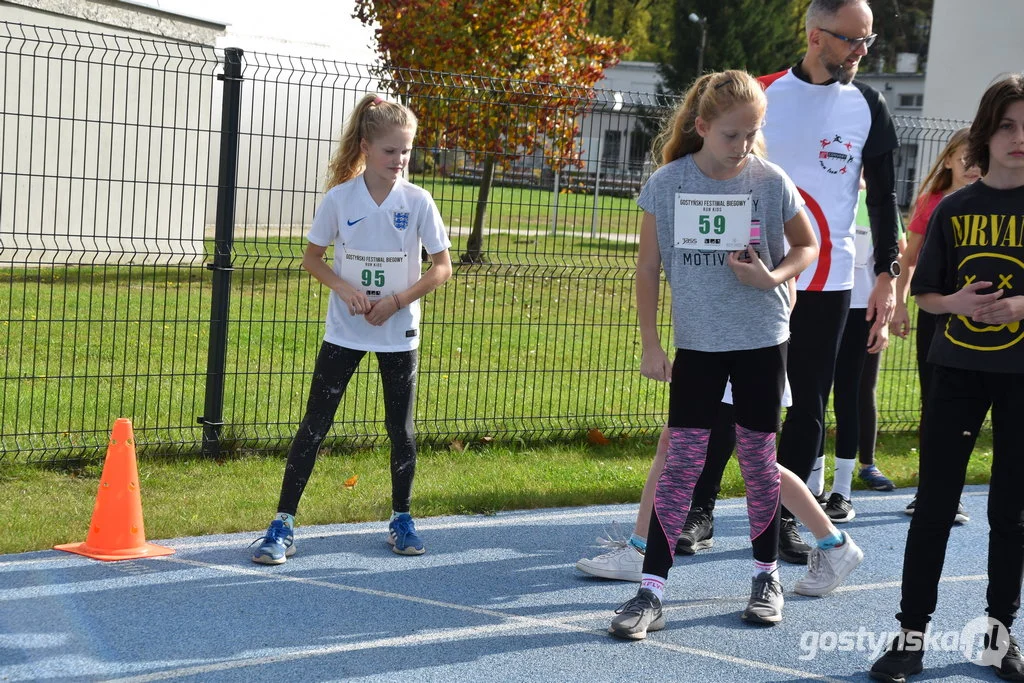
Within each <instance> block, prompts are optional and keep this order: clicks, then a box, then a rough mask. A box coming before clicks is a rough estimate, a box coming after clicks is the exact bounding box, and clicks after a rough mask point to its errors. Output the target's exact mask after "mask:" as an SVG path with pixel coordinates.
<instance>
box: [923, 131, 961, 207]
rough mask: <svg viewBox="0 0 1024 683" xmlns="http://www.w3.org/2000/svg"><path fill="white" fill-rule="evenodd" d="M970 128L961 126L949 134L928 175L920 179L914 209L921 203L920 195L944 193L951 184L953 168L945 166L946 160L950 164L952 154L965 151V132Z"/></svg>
mask: <svg viewBox="0 0 1024 683" xmlns="http://www.w3.org/2000/svg"><path fill="white" fill-rule="evenodd" d="M970 130H971V129H970V128H961V129H960V130H958V131H956V132H955V133H953V135H951V136H950V138H949V142H947V143H946V146H945V148H943V150H942V152H941V153H940V154H939V158H938V159H936V160H935V163H934V164H932V168H931V170H930V171H928V175H926V176H925V177H924V180H922V181H921V186H920V189H919V190H918V192H917V199H915V200H914V209H915V210H916V209H917V205H918V204H920V203H921V198H922V197H927V196H929V195H933V194H935V193H936V192H941V193H943V194H945V192H946V190H948V189H949V188H951V187H952V186H953V169H951V168H947V167H946V164H947V162H948V163H950V164H952V160H953V156H954V155H955V154H956V153H957V152H965V151H967V150H966V148H965V147H964V145H965V144H966V143H967V134H968V133H969V132H970Z"/></svg>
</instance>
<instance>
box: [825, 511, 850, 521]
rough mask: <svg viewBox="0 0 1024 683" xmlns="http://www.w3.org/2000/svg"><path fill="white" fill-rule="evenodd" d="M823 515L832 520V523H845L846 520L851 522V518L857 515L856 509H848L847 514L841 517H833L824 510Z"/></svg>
mask: <svg viewBox="0 0 1024 683" xmlns="http://www.w3.org/2000/svg"><path fill="white" fill-rule="evenodd" d="M825 515H826V516H827V517H828V518H829V519H830V520H832V523H833V524H846V523H847V522H852V521H853V518H854V517H856V516H857V511H856V510H850V512H849V514H846V515H843V516H841V517H833V516H832V515H830V514H828V512H826V513H825Z"/></svg>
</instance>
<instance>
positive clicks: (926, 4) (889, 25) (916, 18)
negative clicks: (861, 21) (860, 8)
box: [861, 0, 933, 71]
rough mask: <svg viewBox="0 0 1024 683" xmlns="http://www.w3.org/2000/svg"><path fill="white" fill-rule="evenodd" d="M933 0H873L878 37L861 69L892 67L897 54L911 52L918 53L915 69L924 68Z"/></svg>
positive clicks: (894, 67) (873, 69) (887, 69)
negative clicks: (916, 67)
mask: <svg viewBox="0 0 1024 683" xmlns="http://www.w3.org/2000/svg"><path fill="white" fill-rule="evenodd" d="M932 5H933V0H876V1H875V2H873V3H872V4H871V9H872V11H873V12H874V15H875V24H874V31H875V33H877V34H878V40H877V42H875V44H874V45H872V46H871V49H870V50H869V51H868V56H867V57H866V58H865V59H864V60H863V61H864V64H863V66H861V68H862V69H865V70H870V71H894V70H895V69H896V55H897V54H899V53H900V52H912V53H914V54H916V55H917V56H918V62H917V63H918V70H919V71H924V70H925V68H924V67H925V62H926V61H927V60H928V40H929V38H930V37H931V29H932Z"/></svg>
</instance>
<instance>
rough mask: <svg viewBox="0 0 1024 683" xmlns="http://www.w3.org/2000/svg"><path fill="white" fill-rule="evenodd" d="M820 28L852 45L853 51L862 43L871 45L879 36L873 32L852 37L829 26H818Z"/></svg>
mask: <svg viewBox="0 0 1024 683" xmlns="http://www.w3.org/2000/svg"><path fill="white" fill-rule="evenodd" d="M818 30H820V31H824V32H825V33H827V34H829V35H830V36H832V37H833V38H838V39H839V40H841V41H843V42H844V43H846V44H847V45H848V46H849V47H850V50H851V51H853V50H856V49H858V48H859V47H860V46H861V45H863V46H864V47H871V46H872V45H874V44H875V39H876V38H878V34H877V33H872V34H871V35H867V36H864V37H863V38H850V37H848V36H844V35H842V34H840V33H836V32H835V31H829V30H828V29H827V28H822V27H821V26H819V27H818Z"/></svg>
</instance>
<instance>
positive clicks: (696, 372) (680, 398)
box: [643, 343, 786, 577]
mask: <svg viewBox="0 0 1024 683" xmlns="http://www.w3.org/2000/svg"><path fill="white" fill-rule="evenodd" d="M785 372H786V344H785V343H783V344H780V345H779V346H776V347H767V348H762V349H751V350H744V351H729V352H722V353H704V352H699V351H687V350H682V349H677V350H676V357H675V361H674V362H673V364H672V384H671V386H670V389H669V417H668V430H669V433H670V436H669V438H670V444H669V449H668V452H667V453H666V455H665V469H664V470H663V471H662V473H661V476H660V477H659V479H658V484H657V489H656V493H655V503H654V509H653V510H652V511H651V523H650V527H649V530H648V534H647V552H646V554H645V555H644V566H643V572H644V573H645V574H655V575H658V576H661V577H667V576H668V570H669V568H670V567H671V566H672V563H673V557H674V555H675V544H676V542H677V541H678V538H679V536H678V533H679V531H680V530H681V528H682V526H683V523H684V521H685V519H686V514H685V513H686V512H688V511H689V510H690V509H692V505H691V500H692V493H693V491H694V490H695V489H694V488H693V487H694V486H695V482H696V481H698V480H699V479H700V476H699V470H698V471H697V472H694V470H695V469H696V467H702V466H703V464H704V463H702V462H699V461H700V460H704V461H705V462H706V454H707V452H708V451H710V432H711V430H712V429H713V428H714V427H715V426H720V425H721V423H722V421H721V416H720V413H721V412H723V411H721V410H720V409H721V408H723V407H724V404H722V403H721V402H718V403H714V402H710V403H709V402H708V401H706V400H703V398H702V397H704V396H708V395H716V396H721V395H722V392H723V390H724V389H725V383H726V381H727V380H728V379H729V377H730V376H731V377H732V378H733V398H734V400H735V401H736V408H735V409H734V410H735V417H736V422H737V424H738V425H739V427H738V428H739V429H741V431H742V432H743V434H741V438H740V443H739V447H740V449H741V450H740V462H741V465H742V466H743V470H744V472H743V474H744V480H745V481H746V484H747V503H748V516H749V517H750V522H751V530H752V531H751V536H752V538H751V545H752V546H753V551H754V559H756V560H757V561H759V562H766V563H767V562H774V561H775V560H776V558H777V557H778V543H779V495H780V493H779V487H780V482H779V475H778V469H777V468H776V467H775V448H774V441H775V432H776V430H777V429H778V425H779V412H780V407H779V404H780V402H781V399H782V392H783V387H784V385H785ZM729 412H732V411H729ZM730 431H733V433H735V432H734V430H730ZM673 432H675V435H674V436H673ZM699 432H701V433H703V435H704V436H703V438H704V439H705V441H704V444H705V445H704V449H703V452H700V453H697V451H700V450H702V449H701V448H700V447H699V446H698V445H697V441H696V440H697V439H698V438H699V436H698V434H697V433H699ZM744 435H745V436H744ZM673 438H675V439H677V441H672V439H673ZM733 438H735V436H734V437H733ZM684 441H685V443H684ZM676 448H678V449H679V453H680V455H679V459H680V461H679V462H676V460H675V457H674V455H673V454H674V453H676V450H675V449H676ZM730 450H731V449H730ZM729 452H730V451H726V459H727V458H728V453H729ZM694 458H695V459H694ZM683 460H686V462H683ZM691 477H692V478H691ZM718 479H720V477H719V478H718ZM718 479H716V480H715V481H717V480H718ZM687 489H689V490H687ZM759 492H760V493H759ZM659 510H661V512H659ZM662 512H666V513H667V514H668V513H669V512H670V513H672V514H670V516H671V517H672V519H669V518H668V517H665V516H663V515H662ZM677 512H679V513H683V514H682V515H681V516H680V515H677V514H674V513H677ZM755 522H756V523H757V525H758V526H757V527H756V531H755Z"/></svg>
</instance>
